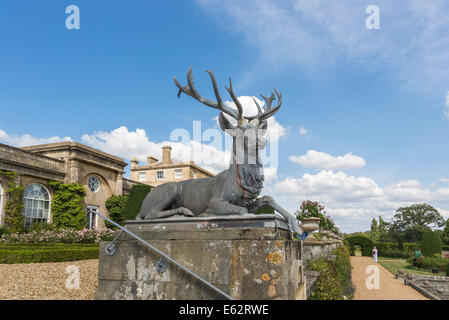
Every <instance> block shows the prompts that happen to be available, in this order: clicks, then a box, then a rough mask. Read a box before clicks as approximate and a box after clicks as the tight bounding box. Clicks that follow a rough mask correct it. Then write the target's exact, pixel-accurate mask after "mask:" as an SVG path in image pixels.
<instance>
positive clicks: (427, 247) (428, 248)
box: [421, 231, 443, 257]
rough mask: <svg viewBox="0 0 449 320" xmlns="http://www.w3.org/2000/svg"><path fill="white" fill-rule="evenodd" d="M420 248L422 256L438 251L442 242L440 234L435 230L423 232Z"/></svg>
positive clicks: (429, 255) (439, 251)
mask: <svg viewBox="0 0 449 320" xmlns="http://www.w3.org/2000/svg"><path fill="white" fill-rule="evenodd" d="M421 249H422V253H423V255H424V256H427V257H431V256H433V255H434V254H435V253H440V254H441V250H442V249H443V243H442V241H441V238H440V236H439V235H438V234H437V233H435V232H432V231H430V232H425V233H424V234H423V238H422V241H421Z"/></svg>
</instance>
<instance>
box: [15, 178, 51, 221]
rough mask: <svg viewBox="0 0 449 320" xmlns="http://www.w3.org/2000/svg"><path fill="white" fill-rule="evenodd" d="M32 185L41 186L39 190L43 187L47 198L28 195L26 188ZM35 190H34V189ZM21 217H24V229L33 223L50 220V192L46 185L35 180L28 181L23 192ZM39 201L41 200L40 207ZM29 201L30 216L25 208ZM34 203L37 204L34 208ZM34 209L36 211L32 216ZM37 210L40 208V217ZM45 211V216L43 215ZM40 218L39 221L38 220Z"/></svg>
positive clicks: (27, 206)
mask: <svg viewBox="0 0 449 320" xmlns="http://www.w3.org/2000/svg"><path fill="white" fill-rule="evenodd" d="M32 186H39V187H40V188H41V190H42V189H43V190H44V191H45V193H46V194H47V195H48V200H45V199H44V200H42V199H36V198H35V197H34V198H31V197H28V194H29V193H28V192H29V191H28V189H29V188H30V187H32ZM34 191H35V190H34ZM45 193H43V195H45ZM22 200H23V217H24V228H25V229H26V228H27V227H29V228H31V226H32V225H33V224H34V223H39V222H47V223H50V222H51V221H50V220H51V193H50V191H49V190H48V188H47V187H46V186H44V185H43V184H40V183H37V182H32V183H30V184H29V185H28V186H27V187H26V188H25V189H24V192H23V199H22ZM40 202H42V207H41V205H40ZM30 203H31V216H29V215H27V214H28V213H29V212H30V211H29V210H27V208H30V206H29V205H27V204H30ZM46 203H48V206H47V208H45V207H46V205H45V204H46ZM35 204H37V207H36V208H35V206H34V205H35ZM34 210H37V211H36V217H35V216H34ZM39 210H42V217H39ZM45 213H46V216H45ZM39 220H40V221H39Z"/></svg>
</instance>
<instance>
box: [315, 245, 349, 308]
mask: <svg viewBox="0 0 449 320" xmlns="http://www.w3.org/2000/svg"><path fill="white" fill-rule="evenodd" d="M333 254H335V256H336V258H335V260H330V259H327V258H324V257H322V258H320V259H318V260H316V261H313V262H309V263H308V265H309V268H310V270H313V271H318V272H320V276H319V277H318V280H317V282H316V284H315V286H314V289H313V291H312V292H311V294H310V297H309V299H310V300H343V299H344V298H345V296H346V297H347V298H351V296H350V294H348V293H347V291H348V288H350V287H351V268H352V267H351V263H350V259H349V250H348V248H347V247H346V246H342V247H339V248H336V249H335V250H334V251H333Z"/></svg>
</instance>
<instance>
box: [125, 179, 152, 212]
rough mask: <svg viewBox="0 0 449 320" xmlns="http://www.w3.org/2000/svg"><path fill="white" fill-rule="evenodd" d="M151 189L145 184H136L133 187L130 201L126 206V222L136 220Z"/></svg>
mask: <svg viewBox="0 0 449 320" xmlns="http://www.w3.org/2000/svg"><path fill="white" fill-rule="evenodd" d="M150 190H151V187H150V186H147V185H144V184H135V185H133V186H132V187H131V191H130V192H129V196H128V201H127V202H126V206H125V221H126V220H135V219H136V217H137V215H138V214H139V212H140V207H141V206H142V202H143V200H145V197H146V196H147V194H148V193H149V192H150Z"/></svg>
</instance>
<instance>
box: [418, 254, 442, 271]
mask: <svg viewBox="0 0 449 320" xmlns="http://www.w3.org/2000/svg"><path fill="white" fill-rule="evenodd" d="M447 263H448V260H447V259H442V258H432V257H424V258H422V259H421V260H420V264H421V268H422V269H426V270H431V269H432V268H438V269H440V270H441V271H443V270H445V269H446V265H447Z"/></svg>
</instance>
